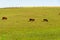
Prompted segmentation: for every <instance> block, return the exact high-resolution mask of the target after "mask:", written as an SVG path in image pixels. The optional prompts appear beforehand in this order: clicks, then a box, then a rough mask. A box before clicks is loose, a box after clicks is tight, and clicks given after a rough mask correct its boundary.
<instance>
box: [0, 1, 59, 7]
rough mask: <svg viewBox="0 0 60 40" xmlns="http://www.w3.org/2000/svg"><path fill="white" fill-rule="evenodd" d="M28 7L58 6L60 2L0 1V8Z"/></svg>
mask: <svg viewBox="0 0 60 40" xmlns="http://www.w3.org/2000/svg"><path fill="white" fill-rule="evenodd" d="M28 6H33V7H35V6H60V0H0V8H3V7H28Z"/></svg>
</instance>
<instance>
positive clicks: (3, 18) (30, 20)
mask: <svg viewBox="0 0 60 40" xmlns="http://www.w3.org/2000/svg"><path fill="white" fill-rule="evenodd" d="M2 20H7V17H2ZM34 21H35V19H33V18H30V19H29V22H34ZM43 22H48V19H43Z"/></svg>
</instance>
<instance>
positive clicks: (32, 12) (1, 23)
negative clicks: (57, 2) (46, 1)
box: [0, 7, 60, 40]
mask: <svg viewBox="0 0 60 40" xmlns="http://www.w3.org/2000/svg"><path fill="white" fill-rule="evenodd" d="M2 17H7V20H2ZM30 18H33V19H35V21H33V22H29V19H30ZM43 19H48V22H43ZM0 40H60V7H31V8H30V7H26V8H23V7H21V8H0Z"/></svg>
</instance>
